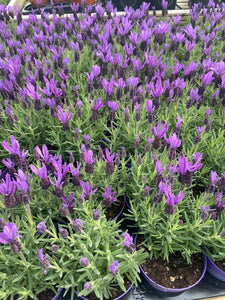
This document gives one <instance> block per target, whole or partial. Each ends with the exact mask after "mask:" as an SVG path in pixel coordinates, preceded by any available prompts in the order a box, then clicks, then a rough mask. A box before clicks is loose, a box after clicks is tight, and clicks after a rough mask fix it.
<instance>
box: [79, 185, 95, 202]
mask: <svg viewBox="0 0 225 300" xmlns="http://www.w3.org/2000/svg"><path fill="white" fill-rule="evenodd" d="M80 185H81V187H82V189H83V192H84V193H83V194H81V196H82V197H84V199H85V200H89V199H90V196H91V194H94V193H95V192H96V191H97V188H96V189H94V190H92V188H93V186H94V184H92V185H89V181H87V182H86V184H85V183H84V182H83V181H82V180H80Z"/></svg>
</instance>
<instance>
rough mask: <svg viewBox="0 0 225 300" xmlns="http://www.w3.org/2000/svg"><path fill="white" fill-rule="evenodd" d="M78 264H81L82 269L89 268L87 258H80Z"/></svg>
mask: <svg viewBox="0 0 225 300" xmlns="http://www.w3.org/2000/svg"><path fill="white" fill-rule="evenodd" d="M80 263H81V264H82V266H83V267H87V266H89V260H88V258H87V257H81V258H80Z"/></svg>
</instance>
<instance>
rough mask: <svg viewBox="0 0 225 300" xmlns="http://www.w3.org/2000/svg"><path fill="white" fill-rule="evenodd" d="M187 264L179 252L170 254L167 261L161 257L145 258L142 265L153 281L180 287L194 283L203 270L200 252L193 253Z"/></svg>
mask: <svg viewBox="0 0 225 300" xmlns="http://www.w3.org/2000/svg"><path fill="white" fill-rule="evenodd" d="M191 261H192V264H188V263H187V262H186V260H185V259H184V258H183V257H182V256H181V254H180V253H179V252H176V253H174V254H173V255H170V257H169V262H167V261H165V260H163V258H161V257H158V258H153V259H151V260H150V259H147V260H146V262H145V263H144V264H143V265H142V268H143V270H144V272H145V273H146V274H147V275H148V277H150V278H151V279H152V280H153V281H154V282H155V283H157V284H160V285H162V286H164V287H166V288H173V289H181V288H185V287H189V286H191V285H193V284H195V283H196V282H197V281H198V279H199V278H200V277H201V275H202V273H203V270H204V262H203V256H202V254H201V253H197V254H193V255H192V257H191Z"/></svg>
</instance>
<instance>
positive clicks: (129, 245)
mask: <svg viewBox="0 0 225 300" xmlns="http://www.w3.org/2000/svg"><path fill="white" fill-rule="evenodd" d="M123 239H124V241H123V247H124V248H125V249H126V250H127V251H128V252H129V253H133V252H134V249H135V245H134V243H133V238H132V236H131V235H129V233H125V234H123Z"/></svg>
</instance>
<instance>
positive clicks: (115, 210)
mask: <svg viewBox="0 0 225 300" xmlns="http://www.w3.org/2000/svg"><path fill="white" fill-rule="evenodd" d="M117 201H118V205H116V204H115V203H114V204H112V206H111V207H108V208H107V209H106V211H105V215H106V219H107V220H108V221H109V220H112V219H114V218H116V217H117V216H118V214H119V213H120V212H121V210H122V208H123V204H124V199H123V197H119V198H118V199H117Z"/></svg>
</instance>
